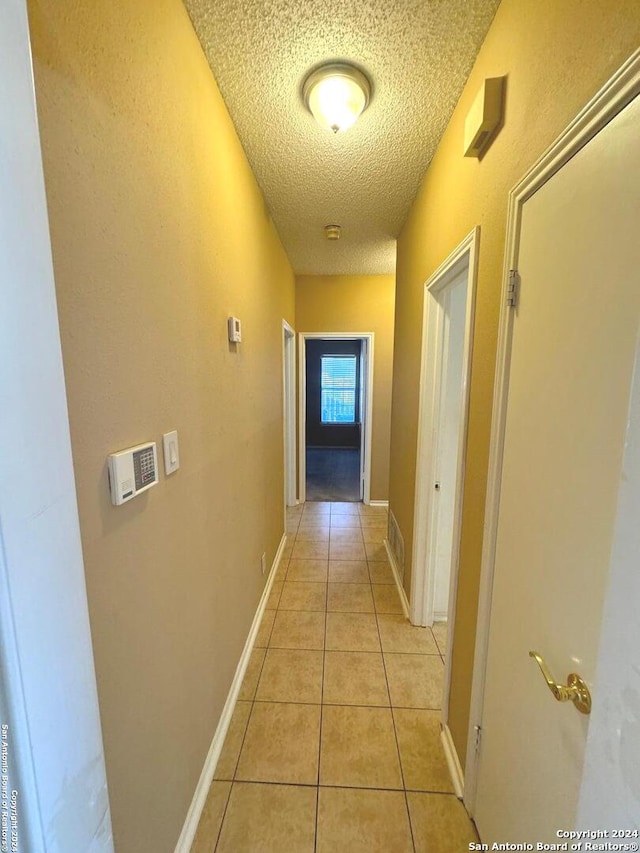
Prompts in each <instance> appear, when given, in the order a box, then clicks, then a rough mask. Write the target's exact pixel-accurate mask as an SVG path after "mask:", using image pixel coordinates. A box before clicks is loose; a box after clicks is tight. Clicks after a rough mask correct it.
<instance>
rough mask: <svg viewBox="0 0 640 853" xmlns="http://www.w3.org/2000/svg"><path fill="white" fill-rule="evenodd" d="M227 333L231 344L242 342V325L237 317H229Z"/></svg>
mask: <svg viewBox="0 0 640 853" xmlns="http://www.w3.org/2000/svg"><path fill="white" fill-rule="evenodd" d="M227 327H228V331H229V340H230V341H231V343H232V344H239V343H240V342H241V341H242V324H241V323H240V320H238V318H237V317H229V319H228V320H227Z"/></svg>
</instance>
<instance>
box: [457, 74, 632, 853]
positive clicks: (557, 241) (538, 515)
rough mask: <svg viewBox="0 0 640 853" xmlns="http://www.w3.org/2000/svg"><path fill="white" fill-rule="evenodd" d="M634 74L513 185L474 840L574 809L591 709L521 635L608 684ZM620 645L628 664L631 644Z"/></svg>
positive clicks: (540, 838) (627, 303)
mask: <svg viewBox="0 0 640 853" xmlns="http://www.w3.org/2000/svg"><path fill="white" fill-rule="evenodd" d="M637 66H640V63H637ZM627 74H628V72H627ZM634 87H635V92H633V91H631V92H629V88H628V87H627V96H626V98H624V91H623V86H622V84H621V82H620V81H618V82H617V84H616V85H615V86H614V85H613V84H612V85H611V87H610V91H612V92H613V93H615V97H616V98H617V99H618V106H617V110H618V113H617V114H615V112H616V110H612V108H611V98H610V97H609V98H608V97H607V96H606V95H603V96H600V100H599V101H598V99H596V100H595V101H594V104H593V105H591V106H590V107H589V108H588V109H587V110H586V111H585V113H584V114H583V115H582V116H580V117H579V121H577V122H576V123H574V126H573V127H572V128H571V129H570V131H569V132H568V133H567V137H566V139H565V140H564V141H562V142H561V143H559V144H558V146H556V148H555V149H552V150H551V152H550V153H549V154H548V155H547V156H546V159H544V160H543V161H542V163H541V164H538V166H537V169H536V170H535V172H533V173H532V175H531V176H528V177H527V178H526V179H525V181H524V182H523V184H522V185H521V186H520V187H519V188H516V190H515V191H514V194H513V197H512V199H513V201H512V218H511V220H510V222H511V234H512V235H513V239H512V245H513V253H512V254H511V255H510V260H511V263H512V265H513V266H514V268H515V270H517V272H514V273H513V274H512V275H511V277H510V278H511V282H512V285H514V286H512V287H511V288H510V292H509V294H508V297H507V298H508V301H509V303H510V307H505V309H504V315H503V328H502V345H501V360H502V370H501V371H500V370H499V377H498V378H499V388H501V391H499V392H498V398H497V399H498V401H499V409H498V412H497V414H496V419H497V422H498V423H499V424H501V429H502V435H501V436H499V440H498V444H497V445H496V444H495V442H494V446H493V447H492V454H493V461H492V471H493V474H494V480H493V483H492V487H491V488H490V493H489V508H488V522H487V531H486V536H487V537H488V539H487V541H488V543H489V544H488V546H485V549H486V550H485V567H484V568H485V569H486V568H487V563H489V565H490V568H492V569H493V594H492V599H491V621H490V629H489V638H488V652H487V663H486V682H485V687H484V701H483V712H482V717H481V720H479V721H476V722H477V724H478V732H479V735H480V736H479V738H478V747H479V752H478V754H477V756H476V755H475V754H473V749H472V748H471V745H470V749H469V752H470V753H471V754H472V756H471V758H472V763H473V761H477V793H476V800H475V808H474V817H475V820H476V824H477V826H478V830H479V832H480V836H481V838H482V840H483V842H485V843H489V844H490V843H492V842H495V841H503V842H504V841H505V840H508V841H509V842H515V843H517V842H526V843H533V844H535V843H537V842H542V843H545V842H546V843H554V842H555V843H558V836H557V832H558V830H564V829H572V828H574V826H575V822H576V814H577V804H578V796H579V790H580V784H581V780H582V774H583V764H584V754H585V743H586V738H587V733H588V730H589V719H590V718H589V715H588V714H587V713H581V711H585V710H586V708H585V707H581V708H580V707H579V703H576V704H575V705H574V703H573V702H571V701H565V702H558V701H556V698H557V697H556V698H554V694H553V693H552V692H551V691H550V689H549V686H548V684H547V682H546V680H545V678H544V677H543V673H542V672H541V669H540V668H539V666H538V663H537V662H536V660H535V659H534V658H532V657H530V653H531V652H536V653H538V654H539V655H540V656H541V658H543V659H544V661H545V662H546V664H547V666H548V670H549V672H550V674H551V675H552V677H553V679H554V680H555V681H556V682H557V683H561V684H562V685H566V684H567V677H568V675H569V673H577V674H578V675H579V676H581V677H582V679H584V681H585V683H586V685H587V688H588V689H589V690H590V692H591V695H592V700H593V703H594V707H599V708H603V705H604V704H605V703H606V702H607V697H606V696H603V695H602V692H601V690H600V689H599V685H598V684H597V683H596V682H595V664H596V656H597V651H598V643H599V637H600V625H601V619H602V607H603V601H604V597H605V592H606V587H607V580H608V569H609V564H610V554H611V545H612V538H613V531H614V525H615V519H616V498H617V494H618V486H619V483H620V474H621V465H622V458H623V451H624V442H625V429H626V424H627V414H628V406H629V394H630V388H631V381H632V372H633V365H634V355H635V349H636V341H637V337H638V332H639V323H640V287H638V270H639V269H640V241H639V240H638V234H637V223H638V221H640V172H639V170H638V165H637V164H638V139H639V138H640V98H638V97H635V100H632V101H631V103H629V99H630V98H632V97H633V95H634V94H636V93H637V91H638V88H639V87H640V72H638V71H636V76H635V84H634ZM621 92H622V95H621ZM621 99H622V100H621ZM625 103H626V104H627V105H626V106H625ZM612 114H613V118H612ZM603 125H604V126H603ZM576 126H578V127H581V128H582V137H583V138H582V139H579V138H577V133H576V130H575V127H576ZM569 156H571V159H569ZM567 161H568V162H567ZM563 162H564V163H565V165H563V166H562V168H558V164H559V163H563ZM518 281H519V283H520V284H519V293H518V287H516V286H515V285H516V284H517V282H518ZM500 407H501V408H500ZM627 654H628V655H629V665H630V666H631V656H632V655H633V656H635V657H636V658H637V649H628V650H627ZM476 686H477V685H475V684H474V693H475V688H476ZM556 692H558V691H556ZM562 695H563V694H562V692H561V691H560V697H561V698H562ZM473 722H474V721H473V720H472V723H473ZM468 805H472V803H468ZM636 827H637V824H636ZM593 828H594V829H596V828H597V829H601V830H607V829H633V827H606V826H598V827H593Z"/></svg>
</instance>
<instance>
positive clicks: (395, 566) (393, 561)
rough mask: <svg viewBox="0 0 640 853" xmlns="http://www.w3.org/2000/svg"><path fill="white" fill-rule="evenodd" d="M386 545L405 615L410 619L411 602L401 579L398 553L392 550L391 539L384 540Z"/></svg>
mask: <svg viewBox="0 0 640 853" xmlns="http://www.w3.org/2000/svg"><path fill="white" fill-rule="evenodd" d="M384 547H385V550H386V552H387V557H388V558H389V562H390V563H391V571H392V572H393V577H394V580H395V582H396V586H397V587H398V595H399V596H400V603H401V604H402V609H403V611H404V615H405V616H406V617H407V619H409V620H410V617H409V602H408V600H407V593H406V592H405V591H404V587H403V586H402V581H401V580H400V577H401V573H400V567H399V566H398V564H397V563H396V555H395V554H394V553H393V551H392V550H391V546H390V545H389V540H388V539H385V540H384Z"/></svg>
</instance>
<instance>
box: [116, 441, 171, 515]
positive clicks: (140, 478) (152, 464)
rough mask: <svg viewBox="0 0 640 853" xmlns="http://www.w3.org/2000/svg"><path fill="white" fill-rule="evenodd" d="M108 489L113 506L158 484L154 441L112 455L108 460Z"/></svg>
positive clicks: (156, 454)
mask: <svg viewBox="0 0 640 853" xmlns="http://www.w3.org/2000/svg"><path fill="white" fill-rule="evenodd" d="M108 465H109V467H108V471H109V488H110V490H111V503H112V504H113V505H114V506H120V504H123V503H126V502H127V501H130V500H131V498H135V497H136V496H137V495H139V494H141V493H142V492H146V491H147V489H150V488H151V486H155V485H156V483H157V482H158V479H159V478H158V452H157V450H156V443H155V441H150V442H148V443H147V444H138V445H136V446H135V447H129V448H127V449H126V450H121V451H120V452H119V453H112V454H111V455H110V456H109V458H108Z"/></svg>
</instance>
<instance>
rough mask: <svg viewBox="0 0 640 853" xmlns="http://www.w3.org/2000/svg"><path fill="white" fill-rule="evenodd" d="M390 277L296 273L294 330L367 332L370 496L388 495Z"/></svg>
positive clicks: (392, 294)
mask: <svg viewBox="0 0 640 853" xmlns="http://www.w3.org/2000/svg"><path fill="white" fill-rule="evenodd" d="M394 299H395V278H394V276H392V275H327V276H320V275H319V276H312V275H300V276H296V332H373V333H374V334H375V338H374V375H373V423H372V436H371V500H374V501H376V500H378V501H382V500H388V497H389V430H390V423H391V374H392V369H393V315H394Z"/></svg>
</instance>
